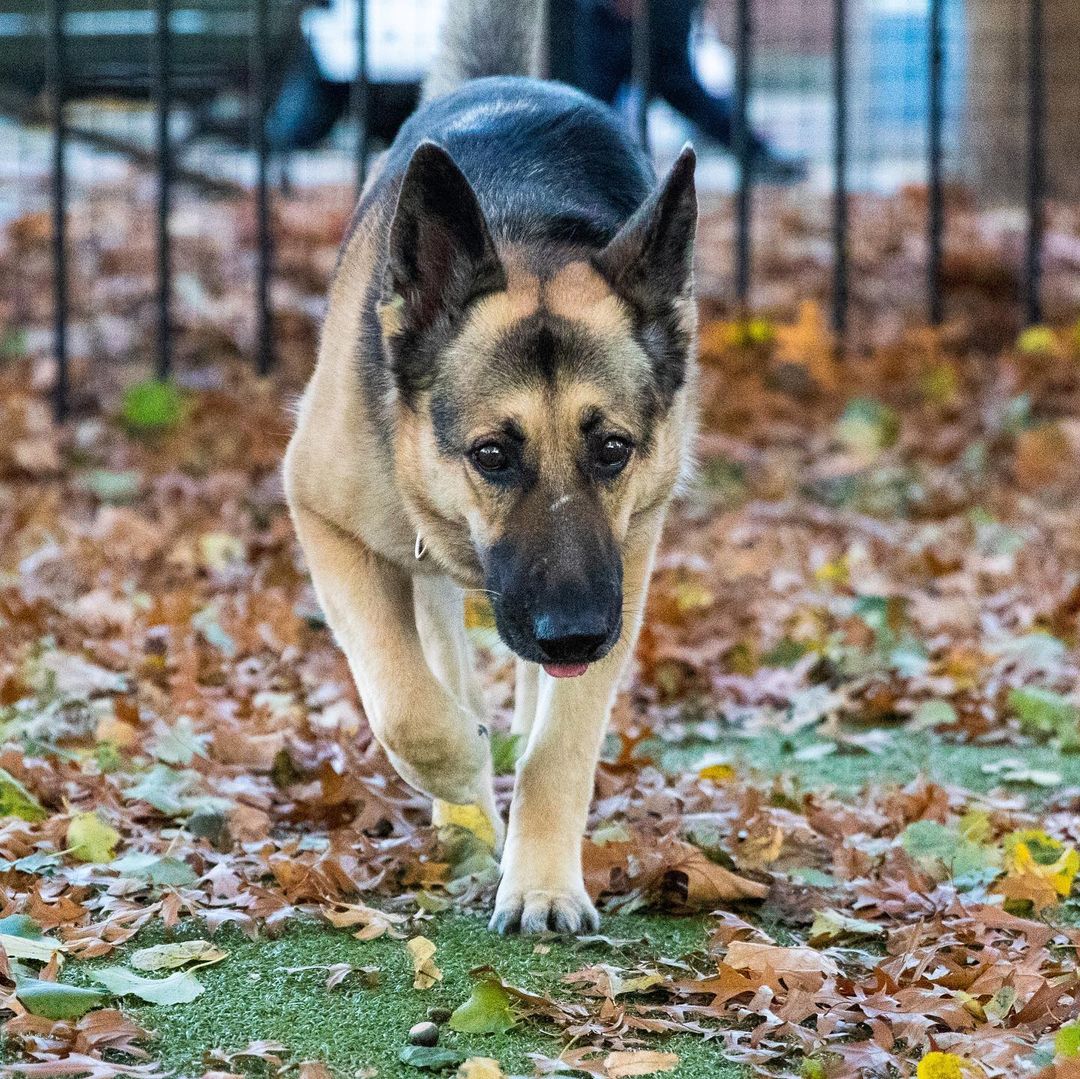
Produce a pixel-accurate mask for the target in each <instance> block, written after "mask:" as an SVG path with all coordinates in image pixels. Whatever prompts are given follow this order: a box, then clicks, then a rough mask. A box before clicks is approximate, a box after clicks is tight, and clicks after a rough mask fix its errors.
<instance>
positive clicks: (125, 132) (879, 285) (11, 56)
mask: <svg viewBox="0 0 1080 1079" xmlns="http://www.w3.org/2000/svg"><path fill="white" fill-rule="evenodd" d="M444 6H445V4H444V0H359V3H358V0H325V2H321V3H320V2H312V3H297V2H295V0H163V2H161V3H157V4H140V3H138V2H136V0H51V2H50V3H45V2H43V0H0V232H2V237H0V332H3V333H4V334H5V337H4V341H5V342H6V343H3V344H0V347H2V348H3V349H5V350H6V351H8V352H11V351H13V350H17V351H18V352H20V353H27V354H29V355H31V356H32V357H37V358H39V359H40V378H42V379H47V380H52V381H53V382H54V383H56V385H57V387H58V391H57V403H58V408H59V409H60V410H61V411H64V410H66V409H68V408H69V407H72V405H73V403H74V405H75V407H77V406H78V397H79V393H80V387H82V388H83V390H84V391H86V388H87V387H89V385H90V384H91V382H92V380H93V378H94V377H95V370H97V369H98V368H100V365H101V362H102V361H109V362H110V363H111V362H114V361H116V362H121V363H126V364H136V365H144V366H145V365H150V366H152V367H155V368H156V369H157V371H158V373H159V374H166V373H168V372H169V371H170V370H171V369H172V368H173V365H174V364H181V365H185V366H187V367H198V365H199V363H200V362H201V361H202V360H203V359H205V358H206V357H207V356H208V355H211V354H213V355H214V356H215V358H217V359H220V358H221V357H222V356H223V355H228V354H236V355H238V356H242V357H244V358H247V359H250V360H251V361H252V362H253V363H254V364H256V365H257V366H258V368H259V369H260V370H268V369H269V368H270V367H272V366H275V365H285V367H286V369H289V370H295V372H296V374H297V376H298V377H302V375H303V373H305V372H306V371H307V370H308V369H309V367H310V363H311V360H312V357H313V354H314V348H315V335H316V331H317V326H318V320H319V316H320V314H321V310H322V303H323V295H324V290H325V285H326V282H327V279H328V276H329V274H330V272H331V270H332V267H333V264H334V258H335V252H336V245H337V243H338V241H339V239H340V236H341V234H342V231H343V228H344V226H345V223H346V221H347V219H348V216H349V214H350V212H351V209H352V206H353V204H354V200H355V195H356V191H357V187H358V185H359V184H360V183H362V181H363V177H364V175H365V172H366V170H367V168H368V167H369V166H370V164H371V162H372V160H373V159H374V157H375V155H377V154H378V153H379V151H380V150H381V149H382V148H383V147H384V146H385V145H386V144H387V142H388V141H389V140H390V139H392V137H393V135H394V133H395V131H396V130H397V127H398V126H399V125H400V123H401V122H402V121H403V119H404V118H405V117H406V116H407V115H408V114H409V112H410V111H411V109H412V108H413V107H414V106H415V104H416V101H417V97H418V93H419V85H420V81H421V79H422V78H423V75H424V72H425V71H426V69H427V67H428V65H429V63H430V60H431V57H432V54H433V51H434V49H435V45H436V41H437V36H438V31H439V26H440V22H441V19H442V17H443V10H444ZM549 24H550V29H549V31H548V64H549V70H550V73H551V74H552V75H553V76H555V77H558V78H562V79H564V80H566V81H571V82H575V83H577V84H578V85H580V86H582V87H583V88H586V89H588V90H590V91H591V92H594V93H597V94H599V95H601V96H604V97H606V98H607V99H609V100H610V101H612V103H613V104H614V105H615V107H616V108H617V109H618V110H619V111H620V112H621V114H622V115H623V116H624V117H625V119H626V123H627V124H628V126H630V127H631V128H632V129H634V130H635V131H637V132H638V133H639V135H640V137H641V138H642V139H643V140H645V141H646V143H647V145H648V148H649V151H650V153H651V154H652V156H653V157H654V159H655V161H656V164H657V167H658V168H663V167H664V165H665V164H666V163H667V162H668V161H670V160H671V159H672V158H673V157H674V155H675V154H676V153H677V152H678V149H679V147H680V146H681V145H682V143H683V142H684V141H685V140H687V139H692V140H694V142H695V144H696V145H697V147H698V150H699V155H700V159H701V169H700V183H701V188H702V193H703V199H702V204H703V220H702V232H701V243H700V290H701V294H702V297H703V302H704V303H705V304H706V307H707V308H708V309H710V310H711V311H712V312H713V313H714V314H716V315H717V316H718V317H743V316H750V315H754V316H759V317H761V318H767V319H790V318H792V317H794V316H795V314H796V313H797V312H798V311H799V309H800V304H803V303H804V302H806V301H810V302H812V303H813V304H815V305H816V308H815V310H817V311H820V313H821V317H822V318H825V319H827V320H828V323H829V324H830V328H831V331H833V332H835V333H837V334H839V335H841V339H842V340H843V342H844V343H846V344H847V345H848V346H849V347H850V348H852V349H854V350H856V351H858V350H860V349H868V348H872V347H876V346H879V345H881V344H882V343H886V342H888V341H889V340H891V339H894V338H895V337H896V336H897V335H898V334H900V333H902V332H903V331H904V330H905V329H906V328H909V327H910V326H911V325H913V324H920V323H927V322H929V323H931V324H943V325H945V324H949V323H951V322H955V321H956V320H958V319H959V320H966V323H967V325H968V327H969V328H970V327H971V326H974V327H975V328H976V330H977V336H978V335H980V334H981V335H983V336H984V337H985V338H986V341H987V343H988V344H992V343H993V342H994V341H995V340H997V339H1002V340H1003V339H1004V338H1005V337H1006V336H1009V335H1015V333H1016V331H1017V330H1018V329H1019V328H1020V327H1022V326H1023V325H1025V324H1032V323H1038V322H1041V321H1044V320H1047V321H1051V322H1063V321H1066V320H1069V319H1072V318H1074V317H1075V315H1076V313H1077V311H1078V310H1080V171H1078V170H1077V169H1076V168H1075V166H1074V164H1073V162H1074V161H1075V158H1076V151H1077V146H1076V143H1077V142H1078V141H1080V6H1078V5H1075V4H1070V3H1065V2H1062V0H1054V2H1051V3H1048V4H1046V8H1045V11H1044V10H1043V2H1042V0H833V2H831V3H815V2H811V0H801V2H790V0H707V2H705V3H703V4H691V3H688V2H686V3H684V2H680V0H550V18H549ZM803 313H804V315H805V314H806V312H805V310H804V312H803ZM97 373H98V375H99V376H100V371H99V370H98V372H97ZM87 392H88V391H87Z"/></svg>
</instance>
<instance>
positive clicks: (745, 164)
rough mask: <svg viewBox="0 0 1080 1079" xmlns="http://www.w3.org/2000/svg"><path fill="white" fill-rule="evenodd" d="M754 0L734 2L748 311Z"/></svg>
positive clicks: (738, 253) (741, 243)
mask: <svg viewBox="0 0 1080 1079" xmlns="http://www.w3.org/2000/svg"><path fill="white" fill-rule="evenodd" d="M751 2H752V0H737V2H736V4H735V130H734V142H735V156H736V159H737V161H738V168H739V181H738V190H737V192H736V196H735V295H736V297H737V299H738V301H739V306H740V307H741V308H742V310H743V311H744V312H745V311H746V308H747V306H748V304H749V300H750V209H751V207H750V196H751V183H752V177H751V170H752V167H753V162H752V160H751V156H752V145H751V138H750V117H749V105H750V50H751V46H752V41H753V24H752V21H751V19H752V14H751V8H750V5H751Z"/></svg>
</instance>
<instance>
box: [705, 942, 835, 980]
mask: <svg viewBox="0 0 1080 1079" xmlns="http://www.w3.org/2000/svg"><path fill="white" fill-rule="evenodd" d="M724 962H725V963H727V965H728V966H729V967H734V968H735V969H736V970H752V971H755V972H757V973H759V974H762V973H764V972H765V971H767V970H772V971H775V972H776V973H777V974H779V975H784V974H821V975H824V976H826V977H831V976H835V975H837V974H839V973H840V968H839V967H838V966H837V965H836V961H835V960H834V959H831V958H830V957H829V956H827V955H825V954H824V953H823V952H819V951H816V950H815V949H814V948H806V947H795V948H783V947H781V946H780V945H778V944H756V943H755V942H754V941H752V940H733V941H732V942H731V943H730V944H729V945H728V950H727V955H725V956H724Z"/></svg>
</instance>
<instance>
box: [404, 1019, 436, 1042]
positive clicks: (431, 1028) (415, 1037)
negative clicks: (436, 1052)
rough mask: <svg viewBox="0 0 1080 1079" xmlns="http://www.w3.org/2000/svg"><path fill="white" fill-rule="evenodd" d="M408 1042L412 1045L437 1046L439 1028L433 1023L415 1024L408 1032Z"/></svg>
mask: <svg viewBox="0 0 1080 1079" xmlns="http://www.w3.org/2000/svg"><path fill="white" fill-rule="evenodd" d="M409 1042H410V1044H412V1045H427V1046H432V1045H438V1044H439V1028H438V1027H437V1026H436V1025H435V1024H434V1023H417V1024H416V1026H414V1027H413V1028H412V1029H411V1030H410V1031H409Z"/></svg>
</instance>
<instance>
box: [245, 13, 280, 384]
mask: <svg viewBox="0 0 1080 1079" xmlns="http://www.w3.org/2000/svg"><path fill="white" fill-rule="evenodd" d="M269 51H270V28H269V0H255V34H254V37H253V38H252V57H251V80H252V96H253V97H254V98H255V154H256V160H257V171H256V180H255V218H256V232H257V251H256V265H255V278H256V280H255V297H256V314H257V318H258V325H257V330H256V333H257V338H256V345H255V369H256V371H258V373H259V374H260V375H265V374H267V373H268V372H269V370H270V368H271V367H272V366H273V361H274V354H273V341H272V339H271V325H270V274H271V261H272V252H271V247H270V182H269V158H270V147H269V144H268V142H267V138H266V115H267V112H268V111H269V100H268V83H269V78H268V74H269V73H268V67H269Z"/></svg>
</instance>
